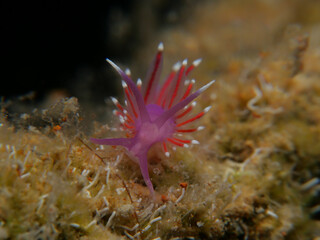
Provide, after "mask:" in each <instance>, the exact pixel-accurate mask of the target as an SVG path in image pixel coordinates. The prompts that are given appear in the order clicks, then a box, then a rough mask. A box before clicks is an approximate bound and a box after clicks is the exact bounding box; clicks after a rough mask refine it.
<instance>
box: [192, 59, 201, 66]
mask: <svg viewBox="0 0 320 240" xmlns="http://www.w3.org/2000/svg"><path fill="white" fill-rule="evenodd" d="M201 62H202V58H198V59H196V60H194V61H193V63H192V65H193V66H195V67H198V66H199V64H200V63H201Z"/></svg>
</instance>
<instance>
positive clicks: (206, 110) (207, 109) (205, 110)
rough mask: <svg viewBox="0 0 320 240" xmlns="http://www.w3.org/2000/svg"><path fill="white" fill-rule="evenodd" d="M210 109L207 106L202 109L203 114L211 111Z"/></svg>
mask: <svg viewBox="0 0 320 240" xmlns="http://www.w3.org/2000/svg"><path fill="white" fill-rule="evenodd" d="M211 107H212V106H208V107H206V108H205V109H203V111H204V113H207V112H209V110H210V109H211Z"/></svg>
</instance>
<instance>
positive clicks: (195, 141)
mask: <svg viewBox="0 0 320 240" xmlns="http://www.w3.org/2000/svg"><path fill="white" fill-rule="evenodd" d="M191 143H192V144H200V142H199V141H197V140H192V141H191Z"/></svg>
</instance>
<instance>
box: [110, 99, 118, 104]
mask: <svg viewBox="0 0 320 240" xmlns="http://www.w3.org/2000/svg"><path fill="white" fill-rule="evenodd" d="M110 98H111V101H112V102H113V103H114V104H115V105H117V104H118V100H117V99H116V98H114V97H110Z"/></svg>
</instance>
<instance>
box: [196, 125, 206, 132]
mask: <svg viewBox="0 0 320 240" xmlns="http://www.w3.org/2000/svg"><path fill="white" fill-rule="evenodd" d="M203 129H205V127H204V126H199V127H197V131H201V130H203Z"/></svg>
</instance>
